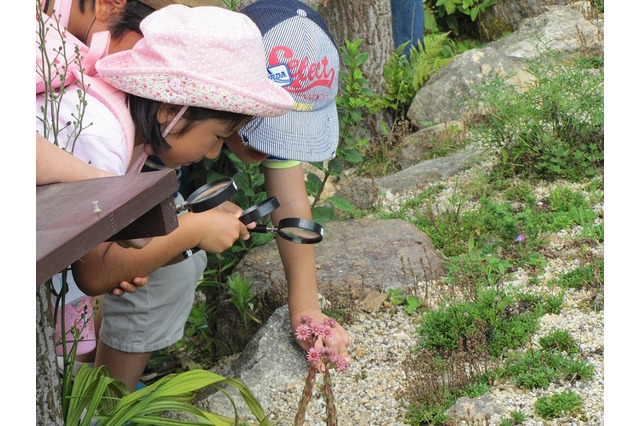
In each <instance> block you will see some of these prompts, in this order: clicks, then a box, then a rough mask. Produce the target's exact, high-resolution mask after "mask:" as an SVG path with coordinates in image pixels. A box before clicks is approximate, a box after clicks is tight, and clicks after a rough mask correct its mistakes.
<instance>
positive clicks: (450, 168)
mask: <svg viewBox="0 0 640 426" xmlns="http://www.w3.org/2000/svg"><path fill="white" fill-rule="evenodd" d="M416 149H418V148H416ZM478 159H479V158H478V156H477V155H476V154H475V153H474V152H472V151H461V152H457V153H455V154H452V155H449V156H447V157H440V158H434V159H433V160H426V161H422V162H420V163H418V164H414V165H413V166H410V167H407V168H406V169H404V170H401V171H399V172H397V173H394V174H392V175H389V176H383V177H380V178H364V177H360V176H352V177H349V178H346V179H344V180H342V181H341V183H340V185H339V188H338V190H337V192H336V195H337V196H340V197H343V198H345V199H347V200H348V201H349V202H350V203H351V204H353V205H354V206H355V207H356V208H358V209H367V208H370V207H373V206H376V205H377V204H378V203H379V202H380V200H381V198H382V197H384V196H385V194H387V193H391V194H402V193H404V192H405V191H407V190H412V191H414V190H416V189H417V190H424V189H426V188H427V186H428V185H430V184H432V183H434V182H437V181H440V180H442V179H448V178H450V177H452V176H455V175H456V174H458V173H460V172H461V171H463V170H465V169H467V168H469V167H470V166H472V165H473V164H475V163H476V162H477V161H478Z"/></svg>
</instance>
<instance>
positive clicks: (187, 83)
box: [96, 4, 294, 117]
mask: <svg viewBox="0 0 640 426" xmlns="http://www.w3.org/2000/svg"><path fill="white" fill-rule="evenodd" d="M140 30H141V31H142V34H143V36H144V38H142V39H141V40H140V41H138V43H136V44H135V46H134V47H133V49H131V50H129V51H125V52H118V53H115V54H112V55H108V56H106V57H104V58H102V59H100V60H99V61H98V62H97V63H96V70H97V71H98V73H99V74H100V76H101V77H102V78H103V79H104V80H105V81H106V82H107V83H109V84H110V85H112V86H114V87H115V88H117V89H119V90H122V91H123V92H126V93H130V94H133V95H137V96H140V97H143V98H147V99H153V100H156V101H160V102H166V103H170V104H174V105H187V106H197V107H203V108H208V109H213V110H220V111H230V112H236V113H241V114H246V115H254V116H260V117H276V116H279V115H283V114H285V113H287V112H288V111H290V110H291V109H292V108H293V105H294V100H293V98H292V97H291V95H289V93H287V91H286V90H285V89H283V88H282V87H280V86H278V85H277V84H276V83H274V82H272V81H271V80H270V79H269V78H268V75H267V73H266V71H265V68H264V48H263V45H262V35H261V34H260V30H259V29H258V27H257V26H256V25H255V24H254V23H253V22H252V21H251V19H249V18H248V17H247V16H246V15H243V14H241V13H238V12H233V11H230V10H227V9H224V8H220V7H207V6H203V7H194V8H191V7H187V6H184V5H178V4H174V5H170V6H167V7H164V8H162V9H160V10H157V11H155V12H153V13H152V14H150V15H149V16H147V17H146V18H145V19H144V20H142V22H141V23H140Z"/></svg>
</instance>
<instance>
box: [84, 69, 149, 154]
mask: <svg viewBox="0 0 640 426" xmlns="http://www.w3.org/2000/svg"><path fill="white" fill-rule="evenodd" d="M83 78H84V83H85V87H87V93H89V94H90V95H91V96H93V97H94V98H96V99H98V100H99V101H100V102H102V103H103V104H104V105H105V106H106V107H107V108H108V109H109V111H111V113H112V114H113V115H114V116H115V117H116V118H117V119H118V121H119V122H120V126H121V127H122V131H123V132H124V136H125V140H126V141H127V159H126V161H127V164H129V163H130V162H131V159H132V155H133V146H134V143H135V133H136V131H135V125H134V123H133V119H132V118H131V113H130V112H129V108H128V105H127V102H126V98H125V93H124V92H122V91H120V90H118V89H116V88H115V87H113V86H111V85H110V84H109V83H107V82H106V81H104V80H103V79H102V78H100V77H98V76H97V75H92V76H91V75H85V76H84V77H83Z"/></svg>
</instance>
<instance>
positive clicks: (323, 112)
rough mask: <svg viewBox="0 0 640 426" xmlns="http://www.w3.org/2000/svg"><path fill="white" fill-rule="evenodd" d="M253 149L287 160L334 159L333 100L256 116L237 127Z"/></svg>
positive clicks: (336, 132) (336, 135)
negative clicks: (320, 105) (310, 107)
mask: <svg viewBox="0 0 640 426" xmlns="http://www.w3.org/2000/svg"><path fill="white" fill-rule="evenodd" d="M240 134H241V135H242V136H243V139H244V141H245V143H247V144H248V145H249V146H251V147H252V148H254V149H256V150H258V151H260V152H264V153H265V154H269V155H271V156H274V157H278V158H281V159H286V160H297V161H304V162H321V161H324V160H328V159H331V158H334V157H335V155H336V149H337V146H338V141H339V126H338V111H337V108H336V104H335V102H332V103H330V104H329V105H327V106H326V107H325V108H322V109H320V110H316V111H295V110H293V111H290V112H288V113H286V114H285V115H282V116H279V117H256V118H254V119H253V120H251V121H250V122H249V123H248V124H247V125H246V126H244V127H243V128H242V130H240Z"/></svg>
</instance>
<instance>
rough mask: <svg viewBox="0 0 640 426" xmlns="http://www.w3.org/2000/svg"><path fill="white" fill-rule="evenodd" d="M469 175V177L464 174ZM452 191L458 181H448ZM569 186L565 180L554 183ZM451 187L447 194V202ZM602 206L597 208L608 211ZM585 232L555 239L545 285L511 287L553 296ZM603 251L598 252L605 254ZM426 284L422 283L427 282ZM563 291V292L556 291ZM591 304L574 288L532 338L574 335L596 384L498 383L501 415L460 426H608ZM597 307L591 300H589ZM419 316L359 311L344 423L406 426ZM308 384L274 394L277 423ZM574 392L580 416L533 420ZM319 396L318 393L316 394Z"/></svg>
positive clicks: (318, 417) (311, 421)
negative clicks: (544, 404) (552, 401)
mask: <svg viewBox="0 0 640 426" xmlns="http://www.w3.org/2000/svg"><path fill="white" fill-rule="evenodd" d="M483 167H486V165H480V166H478V167H476V168H475V169H472V170H469V171H467V172H465V174H464V175H466V176H467V177H468V176H471V175H473V173H475V172H478V171H482V169H483ZM463 178H464V176H463ZM447 184H448V185H450V186H451V187H453V184H454V182H453V181H450V182H447ZM559 184H561V185H563V186H569V185H568V184H566V183H556V184H555V185H559ZM551 189H552V187H540V188H538V189H537V191H538V195H543V194H544V193H548V192H549V191H550V190H551ZM452 190H453V189H451V190H447V191H444V192H443V193H442V195H441V196H442V197H444V198H446V197H448V195H449V194H450V191H452ZM414 195H415V194H405V196H395V198H394V199H388V200H387V201H386V204H387V208H388V209H389V210H393V208H394V205H397V203H400V202H402V201H403V199H406V198H412V197H413V196H414ZM602 208H603V207H602V206H596V207H595V209H596V210H598V209H602ZM580 231H581V230H580V229H579V228H577V229H573V230H571V231H570V232H561V233H559V234H556V235H552V236H550V245H549V249H550V250H555V251H562V252H563V256H561V257H558V258H550V259H547V261H548V264H547V266H546V268H545V270H544V272H543V273H542V274H541V275H540V278H541V283H540V284H538V285H535V286H532V285H531V284H529V280H528V278H529V277H527V276H526V274H525V273H524V272H522V271H518V272H516V273H515V274H514V275H513V277H512V278H511V282H510V283H508V284H510V285H513V286H514V287H518V288H520V289H521V290H525V291H535V292H547V291H553V290H549V288H548V287H547V286H546V283H547V282H549V280H551V279H552V278H554V277H557V276H558V275H559V274H561V273H563V272H567V271H569V270H572V269H574V268H576V267H577V266H580V262H579V260H577V258H575V257H573V256H572V254H571V252H570V251H571V250H572V249H571V247H572V246H571V244H570V243H571V241H572V240H574V239H575V237H576V236H577V235H579V233H580ZM602 250H603V249H602V247H600V248H596V249H592V251H593V252H594V253H595V254H598V255H602V253H601V251H602ZM422 285H424V283H423V284H422ZM556 291H557V290H556ZM592 300H593V294H591V293H589V292H588V291H570V292H568V293H567V294H566V295H565V298H564V306H563V309H562V312H561V313H560V314H558V315H545V316H544V317H542V318H541V321H540V325H541V327H540V330H539V331H538V333H537V334H536V335H534V336H533V339H532V341H531V347H533V348H535V347H536V345H537V342H538V339H539V338H540V337H542V336H544V335H546V334H547V333H548V332H549V331H550V330H551V329H552V328H554V327H555V328H557V329H563V330H568V331H569V333H570V335H571V337H572V338H573V339H574V340H575V341H576V342H578V343H579V346H580V353H579V354H578V356H579V357H580V358H581V359H583V360H585V361H587V362H589V363H590V364H591V365H593V367H594V370H595V375H594V377H593V378H592V379H590V380H577V381H575V382H573V383H570V382H568V381H566V382H564V381H563V382H561V383H554V384H552V385H550V386H549V387H548V388H547V389H541V390H533V391H531V390H525V389H520V388H518V387H516V386H515V385H513V384H510V383H507V382H505V383H500V384H496V385H495V386H493V387H492V388H491V390H490V391H489V394H490V395H489V396H490V397H491V398H492V400H493V402H494V403H497V405H498V406H500V407H502V408H503V410H504V414H503V415H493V416H492V417H491V418H489V419H486V420H482V421H481V422H480V423H478V422H477V421H476V422H473V423H467V422H465V421H460V422H458V423H457V424H461V425H462V424H473V425H485V424H486V425H500V424H501V418H502V417H504V418H506V417H508V416H509V414H510V413H511V412H514V411H520V412H523V413H524V414H526V415H527V419H526V420H525V421H524V422H523V423H522V424H523V425H603V424H604V310H600V311H599V312H595V311H593V310H585V309H584V306H585V304H586V303H587V301H592ZM591 303H592V302H591ZM418 321H419V317H418V316H417V315H409V314H407V313H406V312H404V311H403V310H402V309H394V308H391V309H389V308H382V309H381V310H380V311H378V312H376V313H359V314H358V316H357V317H356V319H355V320H354V321H352V322H351V323H350V324H348V325H346V328H347V330H348V331H349V332H350V335H351V337H352V344H351V351H350V353H351V355H352V362H351V364H350V367H349V370H348V372H347V373H346V374H334V376H333V377H334V393H335V395H336V400H337V411H338V421H339V423H340V424H343V425H368V426H371V425H385V426H390V425H404V424H409V423H408V421H406V420H404V416H405V413H406V406H405V401H403V399H402V398H401V393H402V392H401V391H402V389H404V388H405V386H406V384H405V373H404V368H403V361H404V359H405V357H406V356H407V354H409V353H410V351H411V350H412V348H413V347H414V345H415V344H416V343H417V336H416V334H415V330H416V329H417V325H418ZM302 385H303V384H302V379H301V380H300V382H299V383H297V384H294V385H291V386H290V387H289V388H288V389H286V390H285V391H282V392H277V393H276V394H275V395H273V398H274V400H275V401H276V404H274V406H270V407H269V409H270V411H271V412H272V413H273V414H274V416H273V417H272V420H275V419H280V420H281V421H282V424H292V423H293V417H294V415H295V411H296V406H297V401H298V398H299V395H300V394H301V392H302ZM568 390H570V391H572V392H574V393H576V394H578V395H580V396H581V397H582V400H583V407H582V411H581V412H580V413H579V414H577V415H574V416H572V417H563V418H558V419H555V420H551V421H549V420H543V419H542V418H540V417H537V416H535V415H534V404H535V402H536V400H537V398H539V397H541V396H548V395H551V394H552V393H557V392H563V391H568ZM314 395H315V394H314ZM305 424H308V425H325V424H326V423H325V410H324V403H323V400H322V398H315V396H314V398H313V399H312V401H311V403H310V405H309V407H308V411H307V415H306V423H305Z"/></svg>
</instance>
